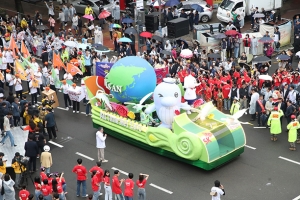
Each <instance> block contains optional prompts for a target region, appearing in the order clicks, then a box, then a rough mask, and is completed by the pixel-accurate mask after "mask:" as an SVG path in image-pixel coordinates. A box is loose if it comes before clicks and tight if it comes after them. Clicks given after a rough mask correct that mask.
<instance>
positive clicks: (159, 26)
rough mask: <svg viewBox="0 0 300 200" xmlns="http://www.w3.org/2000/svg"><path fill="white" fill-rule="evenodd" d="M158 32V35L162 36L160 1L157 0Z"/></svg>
mask: <svg viewBox="0 0 300 200" xmlns="http://www.w3.org/2000/svg"><path fill="white" fill-rule="evenodd" d="M158 12H159V15H158V31H159V33H160V34H162V30H161V23H160V22H161V0H158Z"/></svg>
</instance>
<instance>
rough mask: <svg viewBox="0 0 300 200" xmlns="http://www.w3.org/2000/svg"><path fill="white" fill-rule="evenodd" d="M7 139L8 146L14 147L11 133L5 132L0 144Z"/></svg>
mask: <svg viewBox="0 0 300 200" xmlns="http://www.w3.org/2000/svg"><path fill="white" fill-rule="evenodd" d="M7 137H9V140H10V144H11V146H12V147H13V146H15V140H14V136H13V135H12V133H11V132H10V131H6V134H5V136H4V138H2V140H1V142H0V143H3V144H4V142H5V140H6V138H7Z"/></svg>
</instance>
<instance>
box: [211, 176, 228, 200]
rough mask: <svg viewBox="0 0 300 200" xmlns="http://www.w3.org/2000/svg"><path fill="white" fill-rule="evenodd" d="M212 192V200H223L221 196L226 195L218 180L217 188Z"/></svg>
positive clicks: (216, 182) (212, 189) (213, 188)
mask: <svg viewBox="0 0 300 200" xmlns="http://www.w3.org/2000/svg"><path fill="white" fill-rule="evenodd" d="M210 191H211V192H210V195H211V196H212V200H221V195H225V190H224V187H223V185H221V183H220V181H218V180H216V181H215V186H214V187H212V188H211V190H210Z"/></svg>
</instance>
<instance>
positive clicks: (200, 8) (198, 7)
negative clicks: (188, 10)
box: [191, 4, 204, 12]
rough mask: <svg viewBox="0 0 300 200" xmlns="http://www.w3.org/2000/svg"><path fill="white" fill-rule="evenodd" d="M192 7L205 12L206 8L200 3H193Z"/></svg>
mask: <svg viewBox="0 0 300 200" xmlns="http://www.w3.org/2000/svg"><path fill="white" fill-rule="evenodd" d="M191 7H192V9H194V10H196V11H198V12H204V9H203V7H202V6H200V5H198V4H192V5H191Z"/></svg>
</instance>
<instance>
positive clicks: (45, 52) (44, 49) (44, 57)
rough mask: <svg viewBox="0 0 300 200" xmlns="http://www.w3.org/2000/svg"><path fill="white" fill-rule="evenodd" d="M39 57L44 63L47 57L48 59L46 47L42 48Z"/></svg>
mask: <svg viewBox="0 0 300 200" xmlns="http://www.w3.org/2000/svg"><path fill="white" fill-rule="evenodd" d="M41 58H42V63H43V64H44V63H45V62H47V63H48V59H49V53H48V52H47V49H46V48H43V52H42V54H41Z"/></svg>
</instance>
